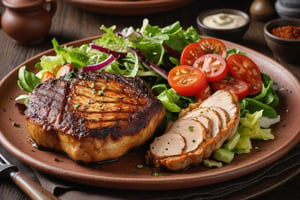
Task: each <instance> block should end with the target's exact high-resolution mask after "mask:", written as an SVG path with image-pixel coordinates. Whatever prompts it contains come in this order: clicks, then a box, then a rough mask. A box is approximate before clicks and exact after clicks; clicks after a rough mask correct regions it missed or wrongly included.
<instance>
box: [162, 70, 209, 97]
mask: <svg viewBox="0 0 300 200" xmlns="http://www.w3.org/2000/svg"><path fill="white" fill-rule="evenodd" d="M168 82H169V85H170V86H171V87H172V88H173V89H174V90H175V91H176V92H177V93H178V94H181V95H184V96H194V95H196V94H198V93H199V92H200V91H201V90H203V89H204V88H205V87H206V85H207V79H206V75H205V74H204V73H203V72H202V71H200V70H199V69H197V68H195V67H192V66H188V65H179V66H176V67H174V68H173V69H171V70H170V72H169V75H168Z"/></svg>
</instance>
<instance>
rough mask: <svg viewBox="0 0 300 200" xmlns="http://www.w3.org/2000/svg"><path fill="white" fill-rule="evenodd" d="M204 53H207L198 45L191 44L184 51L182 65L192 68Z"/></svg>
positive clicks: (181, 58) (181, 59)
mask: <svg viewBox="0 0 300 200" xmlns="http://www.w3.org/2000/svg"><path fill="white" fill-rule="evenodd" d="M204 53H205V52H204V51H203V49H202V48H201V47H200V46H199V44H198V43H191V44H189V45H187V46H186V47H185V48H184V49H183V51H182V53H181V57H180V65H190V66H191V65H193V63H194V61H195V60H196V59H197V58H199V57H200V56H202V55H203V54H204Z"/></svg>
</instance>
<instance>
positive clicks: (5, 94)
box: [0, 37, 300, 190]
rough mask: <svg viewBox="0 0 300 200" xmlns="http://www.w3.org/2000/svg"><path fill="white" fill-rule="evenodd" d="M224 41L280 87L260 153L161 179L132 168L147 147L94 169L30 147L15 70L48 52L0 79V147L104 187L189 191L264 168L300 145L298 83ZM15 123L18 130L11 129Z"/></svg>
mask: <svg viewBox="0 0 300 200" xmlns="http://www.w3.org/2000/svg"><path fill="white" fill-rule="evenodd" d="M95 38H96V37H91V38H86V39H83V40H79V41H75V42H72V43H69V44H68V45H73V46H74V45H80V44H83V43H88V42H90V41H91V40H93V39H95ZM224 42H225V44H226V45H227V47H228V48H233V47H234V48H238V49H240V50H241V51H243V52H245V53H247V55H248V56H249V57H251V58H252V59H253V60H254V61H255V62H256V63H257V65H258V66H260V69H261V70H262V72H264V73H266V74H269V75H270V76H271V78H272V79H273V80H274V81H275V82H276V83H278V84H279V86H281V87H282V88H283V89H282V90H280V92H279V96H280V101H281V102H280V106H279V108H278V112H279V114H280V115H281V122H280V123H279V124H277V125H275V126H273V127H272V129H273V133H274V135H275V137H276V139H275V140H273V141H261V142H259V143H256V144H255V145H257V146H259V148H260V149H261V151H259V152H256V151H253V152H251V153H250V154H246V155H241V156H236V157H235V159H234V160H233V162H232V163H230V164H228V165H225V166H224V167H222V168H216V169H208V168H205V167H202V166H197V167H193V168H190V169H188V170H186V171H183V172H179V173H172V172H159V174H160V175H161V176H154V175H153V172H154V169H153V168H151V167H148V166H144V167H143V168H140V169H139V168H137V165H139V164H143V163H144V156H145V150H146V148H147V147H148V146H147V145H145V146H144V147H141V148H140V149H137V150H134V151H132V152H130V153H128V155H126V156H125V157H123V158H122V159H120V160H118V161H115V162H111V163H106V164H99V165H79V164H76V163H75V162H73V161H72V160H70V159H69V158H67V157H66V156H64V155H62V154H59V153H54V152H48V151H42V150H39V149H35V148H34V147H32V146H31V144H30V142H29V141H28V134H27V132H26V128H25V124H24V121H25V120H24V116H23V115H22V114H20V113H19V111H18V109H17V108H16V106H15V103H16V102H15V100H14V99H15V97H17V96H18V95H20V94H24V92H22V91H21V90H20V89H19V88H18V86H17V77H18V69H19V68H20V67H21V66H23V65H26V66H27V68H28V70H32V71H34V64H35V63H36V62H37V61H38V60H39V58H40V57H41V56H43V55H45V54H47V55H49V54H53V53H54V51H53V50H52V49H51V50H48V51H46V52H43V53H41V54H39V55H37V56H34V57H33V58H31V59H29V60H27V61H25V62H24V63H22V64H20V65H19V66H18V67H16V68H15V69H14V70H13V71H11V72H10V73H9V74H8V75H7V76H6V77H5V78H4V79H3V80H2V81H1V83H0V94H1V96H0V114H1V118H0V143H1V145H3V147H5V148H6V149H7V150H8V151H9V152H10V153H12V154H13V155H14V156H16V157H17V158H19V159H20V160H21V161H23V162H24V163H26V164H28V165H30V166H32V167H33V168H35V169H37V170H40V171H42V172H45V173H47V174H50V175H52V176H56V177H59V178H61V179H65V180H68V181H71V182H75V183H81V184H86V185H93V186H97V187H104V188H115V189H134V190H167V189H178V188H190V187H195V186H202V185H208V184H213V183H218V182H223V181H227V180H231V179H234V178H237V177H240V176H243V175H246V174H249V173H251V172H254V171H256V170H258V169H260V168H263V167H264V166H267V165H269V164H271V163H272V162H274V161H275V160H277V159H279V158H281V157H282V156H284V155H285V154H286V153H288V151H289V150H291V149H292V148H293V147H294V146H295V145H296V144H297V143H298V142H299V141H300V134H299V131H300V126H299V120H300V118H299V113H300V105H299V99H300V85H299V81H298V80H297V79H296V78H295V77H294V76H293V75H292V74H291V73H290V72H289V71H287V70H286V69H285V68H284V67H283V66H282V65H280V64H278V63H277V62H275V61H274V60H272V59H270V58H268V57H266V56H264V55H262V54H260V53H258V52H255V51H253V50H251V49H248V48H246V47H243V46H240V45H238V44H235V43H231V42H227V41H224ZM14 123H17V124H18V125H20V126H19V127H16V126H14V125H13V124H14ZM182 183H184V184H182Z"/></svg>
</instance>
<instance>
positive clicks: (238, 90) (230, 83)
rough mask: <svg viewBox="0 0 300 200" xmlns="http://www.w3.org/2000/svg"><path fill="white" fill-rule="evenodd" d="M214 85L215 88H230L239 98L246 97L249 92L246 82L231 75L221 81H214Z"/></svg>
mask: <svg viewBox="0 0 300 200" xmlns="http://www.w3.org/2000/svg"><path fill="white" fill-rule="evenodd" d="M212 87H213V89H214V90H221V89H223V90H230V91H231V92H233V93H235V94H236V95H237V96H238V98H239V99H242V98H244V97H246V96H247V95H248V92H249V86H248V84H247V83H246V82H244V81H242V80H239V79H236V78H234V77H230V76H227V77H225V78H224V79H222V80H220V81H217V82H212Z"/></svg>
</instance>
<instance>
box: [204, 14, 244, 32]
mask: <svg viewBox="0 0 300 200" xmlns="http://www.w3.org/2000/svg"><path fill="white" fill-rule="evenodd" d="M202 23H203V24H204V25H205V26H208V27H211V28H217V29H231V28H237V27H240V26H243V25H244V24H246V19H244V18H243V17H241V16H239V15H235V14H228V13H218V14H213V15H209V16H207V17H205V18H204V19H203V21H202Z"/></svg>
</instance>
